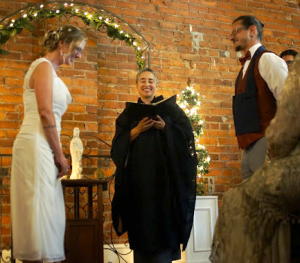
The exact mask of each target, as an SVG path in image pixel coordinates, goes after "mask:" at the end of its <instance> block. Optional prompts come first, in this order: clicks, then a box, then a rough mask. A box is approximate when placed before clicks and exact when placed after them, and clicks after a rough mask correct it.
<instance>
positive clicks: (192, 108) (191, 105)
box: [177, 80, 211, 194]
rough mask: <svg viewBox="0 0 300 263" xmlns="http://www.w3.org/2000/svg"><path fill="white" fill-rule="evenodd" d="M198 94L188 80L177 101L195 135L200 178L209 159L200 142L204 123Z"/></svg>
mask: <svg viewBox="0 0 300 263" xmlns="http://www.w3.org/2000/svg"><path fill="white" fill-rule="evenodd" d="M199 96H200V94H199V93H196V92H195V90H194V88H193V86H191V84H190V80H189V81H188V85H187V87H186V89H185V90H182V91H181V94H180V95H178V96H177V98H178V102H177V103H178V105H179V106H180V107H181V108H182V109H183V111H184V112H185V113H186V115H187V116H188V118H189V120H190V123H191V125H192V128H193V132H194V136H195V146H196V152H197V159H198V166H197V176H198V178H201V177H202V176H203V175H205V174H207V173H208V172H209V170H208V168H209V163H210V160H211V159H210V156H209V154H208V151H207V149H206V147H205V146H204V145H201V144H200V137H201V136H202V135H203V127H204V125H205V123H204V121H203V120H202V119H201V116H200V115H199V110H200V106H201V101H200V99H199ZM199 185H200V188H202V183H201V182H198V186H199ZM201 191H202V190H201ZM203 194H204V193H203Z"/></svg>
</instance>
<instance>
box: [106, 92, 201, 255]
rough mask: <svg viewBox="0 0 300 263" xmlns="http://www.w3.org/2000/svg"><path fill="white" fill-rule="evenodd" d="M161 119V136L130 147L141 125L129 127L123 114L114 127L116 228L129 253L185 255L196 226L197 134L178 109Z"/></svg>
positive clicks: (153, 134)
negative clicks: (167, 251) (168, 251)
mask: <svg viewBox="0 0 300 263" xmlns="http://www.w3.org/2000/svg"><path fill="white" fill-rule="evenodd" d="M162 99H163V97H162V96H159V97H155V98H154V99H153V101H152V102H157V101H160V100H162ZM138 102H139V103H143V102H142V101H141V100H140V99H139V101H138ZM163 119H164V121H165V123H166V126H165V129H164V130H163V131H162V130H157V129H155V128H153V127H152V128H150V129H149V130H147V131H145V132H143V133H141V134H140V135H139V136H138V137H137V138H136V139H135V140H133V141H132V142H130V131H131V129H133V128H134V127H136V126H137V124H138V122H132V123H130V122H129V120H128V114H127V110H126V109H125V110H124V111H123V112H122V113H121V115H120V116H119V117H118V119H117V121H116V133H115V136H114V139H113V142H112V150H111V156H112V159H113V161H114V163H115V165H116V167H117V169H116V174H115V176H116V178H115V194H114V198H113V201H112V219H113V225H114V228H115V230H116V232H117V234H118V235H119V236H120V235H122V234H123V233H125V232H126V231H128V237H129V243H130V247H131V249H134V250H136V251H141V252H144V253H156V252H158V251H159V250H162V249H171V250H173V251H175V250H177V249H178V248H179V244H183V250H184V249H185V248H186V245H187V242H188V239H189V236H190V232H191V228H192V224H193V216H194V208H195V199H196V174H197V157H196V152H195V143H194V135H193V130H192V127H191V125H190V122H189V119H188V118H187V116H186V115H185V113H184V112H183V110H182V109H181V108H180V107H179V106H178V105H176V106H174V110H173V112H172V114H170V116H166V117H164V118H163Z"/></svg>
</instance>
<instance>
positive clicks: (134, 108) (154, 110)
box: [126, 95, 177, 122]
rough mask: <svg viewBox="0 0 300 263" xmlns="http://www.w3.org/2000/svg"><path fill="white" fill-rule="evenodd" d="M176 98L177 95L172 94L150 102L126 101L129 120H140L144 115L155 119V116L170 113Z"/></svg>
mask: <svg viewBox="0 0 300 263" xmlns="http://www.w3.org/2000/svg"><path fill="white" fill-rule="evenodd" d="M176 98H177V96H176V95H174V96H172V97H170V98H167V99H165V100H162V101H159V102H156V103H151V104H144V103H134V102H126V109H127V113H128V116H129V121H130V122H133V121H141V120H142V119H144V118H145V117H148V118H149V119H153V120H157V119H158V117H157V116H160V117H164V116H167V115H170V114H171V112H172V110H173V108H174V107H175V106H176Z"/></svg>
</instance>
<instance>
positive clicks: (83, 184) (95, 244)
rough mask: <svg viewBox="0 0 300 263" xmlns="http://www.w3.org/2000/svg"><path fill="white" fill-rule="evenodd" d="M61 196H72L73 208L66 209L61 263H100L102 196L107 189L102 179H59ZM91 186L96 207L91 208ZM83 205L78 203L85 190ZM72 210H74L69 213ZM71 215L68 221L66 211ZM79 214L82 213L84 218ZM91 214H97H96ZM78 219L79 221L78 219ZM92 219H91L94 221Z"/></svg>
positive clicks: (101, 254) (101, 248) (101, 247)
mask: <svg viewBox="0 0 300 263" xmlns="http://www.w3.org/2000/svg"><path fill="white" fill-rule="evenodd" d="M62 185H63V191H64V195H66V193H67V192H66V191H67V189H68V192H72V195H73V196H74V200H73V204H72V205H73V206H68V207H67V224H66V234H65V251H66V260H65V261H63V262H64V263H83V262H85V263H103V261H104V259H103V201H102V193H103V190H106V188H107V180H105V179H97V180H94V179H78V180H70V179H68V180H62ZM93 186H96V187H97V201H96V202H97V208H96V210H95V208H94V207H93V198H94V196H93V195H95V193H94V194H93ZM86 189H87V192H86V193H87V196H88V201H87V204H82V203H80V196H82V191H84V192H85V191H86ZM73 209H74V210H73ZM70 210H73V211H72V214H74V216H73V218H72V219H70V218H69V212H70ZM80 211H84V216H82V213H80ZM93 211H97V213H96V214H97V215H96V216H93V215H95V213H94V212H93ZM81 217H82V218H81ZM94 217H95V218H94Z"/></svg>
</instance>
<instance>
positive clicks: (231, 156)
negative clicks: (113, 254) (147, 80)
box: [0, 0, 300, 234]
mask: <svg viewBox="0 0 300 263" xmlns="http://www.w3.org/2000/svg"><path fill="white" fill-rule="evenodd" d="M29 2H40V1H37V0H32V1H26V0H24V1H22V0H16V1H10V0H8V1H1V2H0V19H1V18H3V17H4V16H5V15H7V14H8V13H9V12H13V11H15V10H17V9H19V8H21V7H23V6H24V5H26V4H27V3H29ZM81 2H86V3H89V4H93V5H96V4H100V5H103V7H105V8H106V9H108V10H110V11H112V12H114V13H116V14H118V15H119V16H121V17H122V18H123V19H125V20H126V21H127V22H128V23H130V24H131V25H133V26H134V27H135V28H136V29H137V30H138V31H140V32H141V34H142V35H143V36H144V37H145V38H146V39H147V40H148V42H149V43H150V46H151V64H152V68H153V69H154V70H156V71H157V73H158V76H159V80H160V89H159V90H158V94H163V95H166V96H170V95H172V94H178V93H179V92H180V90H181V89H184V88H185V87H186V82H187V80H188V77H190V78H191V80H192V83H193V85H194V88H195V89H196V90H197V91H198V92H199V93H200V96H201V99H202V100H203V103H202V108H201V114H202V115H203V118H204V119H205V121H206V128H205V131H204V136H203V138H202V139H201V143H202V144H204V145H205V146H206V147H207V149H208V151H209V153H210V156H211V159H212V161H211V165H210V173H209V174H208V177H209V178H210V179H213V181H214V184H215V194H218V195H219V196H220V197H221V196H222V193H223V192H224V191H226V190H228V189H229V188H230V187H231V186H232V185H234V184H236V183H237V182H239V181H240V169H239V167H240V151H239V150H238V147H237V144H236V139H235V136H234V127H233V121H232V115H231V97H232V94H233V84H234V79H235V77H236V75H237V72H238V70H239V69H240V65H239V63H238V60H237V53H236V52H235V51H234V50H233V48H232V44H231V42H230V41H229V39H228V36H229V34H230V31H231V22H232V20H233V19H235V18H236V17H238V16H240V15H244V14H251V15H255V16H257V17H258V18H259V19H260V20H261V21H262V22H263V23H264V24H265V28H264V39H263V43H264V45H265V46H266V48H267V49H269V50H272V51H273V52H275V53H277V54H279V53H280V52H281V51H283V50H285V49H288V48H294V49H296V50H299V44H300V34H299V26H300V13H299V10H298V9H297V1H283V0H256V1H248V0H210V1H208V0H172V1H171V0H132V1H125V0H99V1H98V0H90V1H88V0H85V1H83V0H82V1H81ZM72 21H73V20H71V23H72ZM74 21H75V20H74ZM76 21H77V20H76ZM52 23H60V22H59V21H55V20H51V21H46V22H45V23H44V24H40V25H39V26H38V27H37V28H38V29H37V30H35V31H34V33H30V32H28V31H26V30H24V32H23V33H22V34H21V35H18V36H15V37H14V38H12V39H10V41H9V42H8V43H7V44H5V45H4V46H3V48H4V49H8V50H10V51H11V54H10V55H9V56H7V57H3V56H2V57H0V147H1V148H0V153H2V154H5V153H11V147H12V144H13V140H14V138H15V136H16V134H17V131H18V128H19V126H20V124H21V120H22V117H23V106H22V84H23V78H24V75H25V72H26V69H27V68H28V66H29V64H30V63H31V62H32V61H33V60H34V59H35V58H37V57H38V52H39V48H38V46H37V40H38V37H39V36H40V35H41V34H42V31H43V29H44V28H49V27H51V26H52ZM78 25H79V26H83V25H82V24H81V23H79V24H78ZM85 30H86V32H87V35H88V37H89V41H88V45H87V48H86V51H85V52H84V55H83V58H82V59H81V60H78V61H77V62H76V63H75V64H74V66H73V67H72V68H63V69H59V70H58V74H59V75H60V76H61V77H62V79H63V81H64V82H65V83H66V84H67V86H68V87H69V89H70V92H71V94H72V96H73V103H72V104H71V105H70V106H69V108H68V111H67V113H66V115H65V116H64V118H63V123H62V127H63V133H66V134H69V135H71V134H72V129H73V128H74V127H79V128H80V129H81V132H82V134H93V135H97V136H98V137H99V138H101V139H103V140H105V141H106V142H108V143H110V142H111V140H112V137H113V133H114V123H115V119H116V117H117V116H118V114H119V113H120V112H121V111H122V109H123V108H124V102H125V101H135V100H136V99H137V93H136V91H135V75H136V73H137V69H138V68H137V66H136V64H135V57H134V53H133V50H132V49H131V48H130V47H127V46H126V45H124V43H120V42H119V41H116V40H115V41H113V42H112V41H111V39H109V38H108V37H107V36H106V34H103V33H96V32H94V31H93V30H92V29H91V28H86V29H85ZM90 143H91V146H92V149H93V153H100V154H107V153H109V147H107V146H105V145H103V144H97V143H96V142H95V141H91V142H90ZM10 161H11V159H10V158H3V159H2V165H3V167H6V168H9V165H10ZM94 165H95V163H94ZM104 172H105V174H106V175H107V176H108V175H111V174H112V173H113V167H112V166H108V167H106V168H105V169H104ZM5 200H6V201H5V202H8V200H7V199H5ZM3 207H4V209H3V212H4V211H6V213H8V212H9V206H8V205H7V204H6V203H4V204H3ZM105 207H106V211H107V212H106V217H107V218H109V212H108V211H109V204H108V200H106V206H105ZM2 223H3V224H4V227H2V233H3V234H4V232H5V231H6V232H8V229H9V216H8V215H5V216H3V217H2ZM105 229H106V231H107V232H109V230H110V222H109V221H108V222H107V223H106V224H105ZM6 232H5V233H6Z"/></svg>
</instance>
